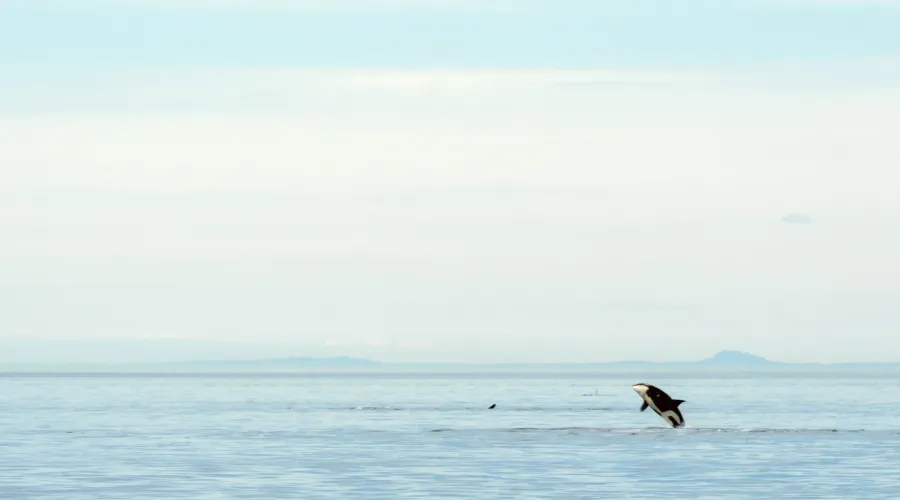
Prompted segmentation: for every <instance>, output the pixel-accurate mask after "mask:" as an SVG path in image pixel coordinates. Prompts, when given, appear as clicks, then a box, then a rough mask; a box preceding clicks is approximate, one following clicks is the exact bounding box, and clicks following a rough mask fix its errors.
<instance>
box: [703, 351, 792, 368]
mask: <svg viewBox="0 0 900 500" xmlns="http://www.w3.org/2000/svg"><path fill="white" fill-rule="evenodd" d="M700 363H702V364H704V365H764V364H782V363H779V362H777V361H769V360H768V359H766V358H763V357H762V356H757V355H755V354H750V353H748V352H741V351H719V352H717V353H716V354H715V355H713V357H711V358H707V359H704V360H703V361H700Z"/></svg>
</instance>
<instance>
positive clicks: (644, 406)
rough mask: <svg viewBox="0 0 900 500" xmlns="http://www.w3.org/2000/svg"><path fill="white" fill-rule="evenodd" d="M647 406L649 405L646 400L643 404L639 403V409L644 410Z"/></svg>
mask: <svg viewBox="0 0 900 500" xmlns="http://www.w3.org/2000/svg"><path fill="white" fill-rule="evenodd" d="M649 407H650V405H648V404H647V402H646V401H644V404H642V405H641V411H644V410H646V409H647V408H649Z"/></svg>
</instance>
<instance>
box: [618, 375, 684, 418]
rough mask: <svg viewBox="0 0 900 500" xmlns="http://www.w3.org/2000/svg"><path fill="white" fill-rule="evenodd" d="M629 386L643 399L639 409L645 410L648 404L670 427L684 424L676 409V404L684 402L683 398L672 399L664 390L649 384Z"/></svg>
mask: <svg viewBox="0 0 900 500" xmlns="http://www.w3.org/2000/svg"><path fill="white" fill-rule="evenodd" d="M631 388H632V389H634V392H636V393H638V395H639V396H640V397H641V399H643V400H644V404H642V405H641V411H644V410H646V409H647V407H648V406H649V407H650V408H653V411H655V412H656V414H657V415H659V416H660V417H662V419H663V420H665V421H666V423H667V424H669V425H671V426H672V427H681V426H683V425H684V417H683V416H682V415H681V411H680V410H679V409H678V405H680V404H681V403H684V401H683V400H681V399H672V398H671V397H670V396H669V395H668V394H666V393H665V391H663V390H662V389H660V388H659V387H656V386H654V385H650V384H635V385H633V386H631Z"/></svg>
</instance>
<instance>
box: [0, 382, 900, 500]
mask: <svg viewBox="0 0 900 500" xmlns="http://www.w3.org/2000/svg"><path fill="white" fill-rule="evenodd" d="M637 382H646V383H651V384H655V385H658V386H660V387H661V388H662V389H664V390H666V391H667V392H669V394H670V395H672V396H673V397H676V398H680V399H685V400H687V402H686V403H685V404H684V405H683V406H682V410H683V412H684V415H685V419H686V421H687V427H686V428H683V429H670V428H667V427H665V424H664V422H663V421H662V419H661V418H660V417H658V416H657V415H655V414H654V413H653V412H652V411H651V410H647V411H646V412H644V413H641V412H639V411H638V408H639V407H640V405H641V400H640V398H639V397H638V396H637V394H635V393H634V392H633V391H632V390H631V388H630V386H631V385H632V384H634V383H637ZM491 403H497V408H496V409H494V410H488V406H489V405H490V404H491ZM0 498H2V499H10V500H12V499H60V500H63V499H65V500H78V499H104V498H116V499H140V498H154V499H198V500H199V499H227V498H248V499H250V498H252V499H287V498H292V499H293V498H296V499H318V498H322V499H326V498H327V499H397V498H422V499H424V498H465V499H500V498H516V499H526V498H529V499H530V498H535V499H537V498H540V499H565V500H571V499H581V498H591V499H617V498H647V499H650V498H669V499H677V498H689V499H704V498H709V499H731V498H759V499H763V498H765V499H769V498H804V499H815V498H840V499H847V498H860V499H881V498H884V499H898V498H900V371H898V370H896V369H881V370H868V371H862V370H853V371H846V370H845V371H818V372H813V371H809V370H805V371H790V372H774V371H764V370H763V371H759V370H758V371H753V372H741V371H735V370H719V371H715V370H706V371H696V370H694V371H688V370H684V371H672V370H669V371H662V370H653V371H644V372H637V371H635V370H628V371H624V370H622V371H609V370H607V371H596V372H578V373H575V372H569V373H531V374H521V373H519V374H513V373H480V374H461V373H443V374H440V373H432V374H424V373H394V374H389V373H375V374H358V373H357V374H280V375H279V374H266V375H246V374H232V375H139V374H120V375H109V374H105V375H68V376H61V375H24V374H0Z"/></svg>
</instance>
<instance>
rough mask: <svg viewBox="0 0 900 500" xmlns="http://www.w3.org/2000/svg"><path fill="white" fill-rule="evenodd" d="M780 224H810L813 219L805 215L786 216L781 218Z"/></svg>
mask: <svg viewBox="0 0 900 500" xmlns="http://www.w3.org/2000/svg"><path fill="white" fill-rule="evenodd" d="M781 220H782V222H786V223H788V224H812V223H813V219H812V217H810V216H809V215H806V214H787V215H785V216H784V217H782V218H781Z"/></svg>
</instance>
